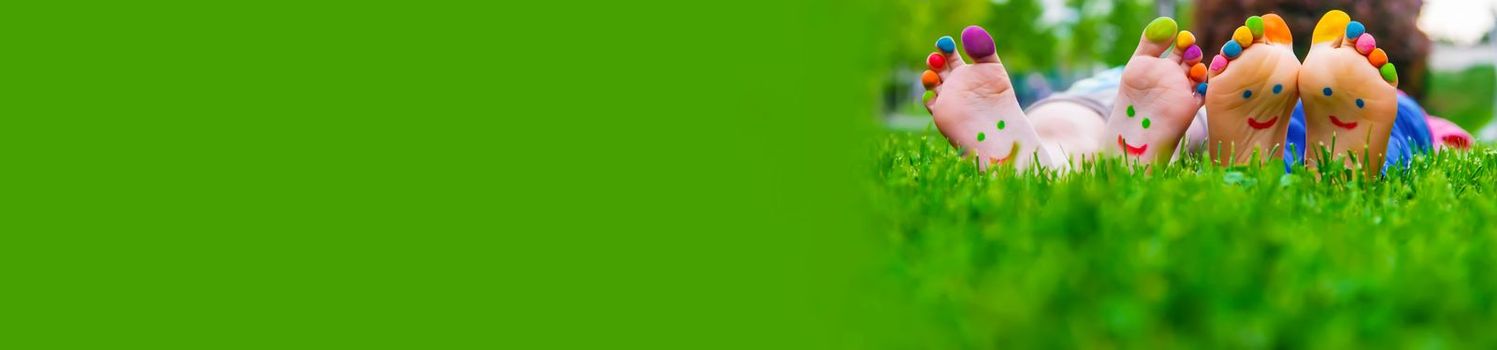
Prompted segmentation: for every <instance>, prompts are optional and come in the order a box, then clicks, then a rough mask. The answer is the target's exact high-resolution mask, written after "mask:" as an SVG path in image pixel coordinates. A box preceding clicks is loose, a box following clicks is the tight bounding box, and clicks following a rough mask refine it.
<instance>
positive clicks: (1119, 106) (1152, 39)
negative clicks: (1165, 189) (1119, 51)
mask: <svg viewBox="0 0 1497 350" xmlns="http://www.w3.org/2000/svg"><path fill="white" fill-rule="evenodd" d="M1178 29H1179V28H1178V25H1177V24H1176V23H1175V20H1174V19H1171V18H1168V17H1160V18H1156V19H1154V21H1153V22H1150V23H1149V25H1148V27H1146V28H1144V33H1143V37H1142V38H1141V39H1140V40H1139V43H1138V49H1137V50H1134V52H1133V58H1130V59H1129V60H1128V65H1127V66H1125V67H1124V68H1123V78H1122V84H1121V85H1120V86H1119V87H1118V97H1117V100H1116V103H1114V104H1113V111H1112V113H1111V116H1109V117H1108V118H1107V129H1108V130H1109V131H1110V132H1111V133H1114V134H1117V146H1116V147H1111V148H1108V149H1112V150H1114V151H1115V152H1113V153H1114V154H1121V155H1123V156H1124V157H1125V159H1128V160H1130V161H1135V162H1138V163H1142V164H1162V163H1167V162H1169V160H1170V157H1171V156H1172V155H1173V154H1174V151H1175V147H1176V146H1177V145H1178V144H1179V143H1180V137H1181V136H1183V135H1184V134H1185V131H1186V129H1189V128H1190V123H1191V121H1192V120H1194V119H1195V115H1196V112H1197V111H1198V110H1200V109H1201V104H1202V99H1201V95H1200V93H1199V92H1200V91H1201V90H1200V89H1203V88H1204V87H1205V86H1206V66H1205V65H1204V64H1201V57H1202V56H1201V48H1200V47H1199V46H1196V45H1195V35H1194V34H1191V33H1190V32H1189V31H1179V30H1178ZM1109 141H1110V140H1109Z"/></svg>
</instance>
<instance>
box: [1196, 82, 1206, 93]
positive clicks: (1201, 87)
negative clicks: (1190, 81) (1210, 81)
mask: <svg viewBox="0 0 1497 350" xmlns="http://www.w3.org/2000/svg"><path fill="white" fill-rule="evenodd" d="M1196 93H1197V94H1200V95H1202V96H1205V95H1206V83H1200V84H1196Z"/></svg>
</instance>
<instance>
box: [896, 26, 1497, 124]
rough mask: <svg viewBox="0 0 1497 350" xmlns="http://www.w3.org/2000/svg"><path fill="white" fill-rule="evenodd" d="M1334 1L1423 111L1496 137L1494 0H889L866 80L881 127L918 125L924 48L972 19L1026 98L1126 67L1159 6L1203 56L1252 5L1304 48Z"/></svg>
mask: <svg viewBox="0 0 1497 350" xmlns="http://www.w3.org/2000/svg"><path fill="white" fill-rule="evenodd" d="M1331 9H1341V10H1344V11H1347V12H1348V13H1350V14H1351V16H1352V18H1353V19H1355V20H1358V21H1362V22H1363V23H1367V25H1368V31H1369V32H1371V33H1372V34H1373V35H1374V36H1376V37H1377V38H1378V44H1379V46H1380V47H1383V48H1385V49H1386V50H1387V51H1388V53H1389V56H1390V61H1392V62H1393V63H1395V64H1396V65H1397V66H1398V67H1399V72H1400V81H1401V82H1400V84H1401V85H1400V89H1401V90H1404V91H1405V92H1407V93H1409V94H1410V95H1412V96H1415V98H1416V99H1417V100H1419V101H1420V102H1421V103H1422V104H1423V105H1424V107H1425V109H1426V110H1427V111H1428V112H1429V114H1431V115H1435V116H1440V117H1444V118H1447V119H1450V120H1451V121H1454V122H1455V123H1457V124H1460V125H1461V126H1462V127H1465V128H1466V129H1467V130H1470V131H1472V133H1473V134H1476V136H1477V137H1479V138H1481V139H1482V140H1484V141H1488V142H1491V141H1497V123H1493V122H1492V121H1493V119H1494V115H1493V111H1494V106H1497V68H1494V67H1497V41H1494V40H1493V37H1494V33H1497V25H1494V23H1497V0H1422V1H1421V0H1382V1H1374V0H1232V1H1228V0H1214V1H1189V0H1117V1H1113V0H942V1H930V0H896V1H893V2H891V3H889V6H886V7H883V8H881V9H879V10H878V16H879V17H881V21H882V22H883V23H885V24H883V25H881V26H880V27H881V28H884V30H886V33H884V36H883V37H885V38H887V40H885V41H882V42H880V43H879V44H880V45H882V47H880V48H879V52H881V53H882V54H883V56H884V57H881V58H879V59H878V60H877V62H879V63H878V64H879V65H880V66H881V67H879V68H878V69H879V71H883V72H887V74H883V75H881V76H879V77H876V78H875V80H876V81H874V82H872V84H871V85H872V86H874V87H875V88H876V89H879V94H880V96H883V98H882V99H881V101H882V102H881V106H880V109H879V110H880V111H882V115H883V119H884V121H885V123H884V124H885V125H886V126H888V127H889V128H890V129H894V130H922V129H924V128H925V127H926V126H927V125H928V122H929V117H928V116H929V114H928V113H926V112H925V110H924V108H923V107H921V106H920V105H919V101H920V94H921V93H923V92H924V89H923V88H922V87H921V86H920V82H919V76H920V72H921V71H923V70H924V69H925V67H924V63H925V56H926V55H927V54H929V53H930V52H931V51H932V50H934V43H935V40H936V38H939V37H941V36H942V35H952V36H958V34H960V33H961V30H962V28H964V27H966V26H967V25H971V24H978V25H982V26H984V27H986V28H988V30H989V32H991V33H992V34H993V36H994V40H995V41H996V42H997V46H998V54H999V55H1001V56H1002V57H1003V62H1004V64H1006V65H1007V68H1008V71H1009V73H1010V74H1011V75H1012V76H1013V80H1014V82H1015V89H1016V90H1017V92H1018V95H1019V100H1020V103H1021V104H1023V105H1025V106H1028V105H1029V104H1030V103H1033V102H1034V101H1036V100H1038V99H1040V98H1043V97H1045V96H1048V95H1050V94H1052V93H1055V92H1059V91H1064V90H1065V89H1066V88H1068V87H1070V86H1071V84H1072V83H1074V82H1076V81H1077V80H1080V79H1084V78H1086V77H1088V76H1091V75H1093V74H1095V73H1097V72H1101V71H1104V70H1107V69H1110V68H1113V67H1119V66H1122V65H1123V64H1124V63H1126V62H1127V61H1128V58H1129V55H1130V54H1132V52H1133V49H1134V47H1135V46H1137V44H1138V37H1139V34H1140V32H1141V31H1142V30H1143V27H1144V26H1145V25H1146V24H1148V22H1149V21H1150V20H1152V19H1154V17H1157V16H1171V17H1174V18H1175V19H1176V20H1177V21H1178V22H1179V23H1180V26H1181V28H1182V29H1189V30H1191V31H1193V32H1195V33H1196V35H1197V36H1198V37H1199V41H1200V42H1201V44H1200V45H1201V48H1202V49H1203V50H1204V51H1205V52H1206V55H1207V57H1208V60H1209V57H1210V56H1213V55H1215V54H1216V53H1217V51H1218V48H1220V47H1221V44H1222V43H1224V41H1225V40H1226V39H1227V37H1229V36H1230V35H1231V32H1232V30H1233V29H1235V28H1236V27H1237V26H1240V25H1242V22H1243V20H1244V19H1246V18H1247V16H1251V15H1257V14H1264V13H1270V12H1271V13H1277V14H1280V15H1281V16H1283V17H1285V19H1286V21H1287V22H1288V23H1289V25H1290V27H1291V29H1292V30H1293V31H1294V39H1295V46H1296V51H1297V53H1299V55H1300V57H1301V58H1303V57H1304V54H1305V53H1306V52H1307V51H1308V46H1309V41H1310V40H1309V39H1310V33H1311V31H1312V29H1313V28H1314V26H1315V23H1316V21H1317V20H1318V19H1319V17H1320V15H1322V14H1324V13H1325V12H1326V11H1328V10H1331Z"/></svg>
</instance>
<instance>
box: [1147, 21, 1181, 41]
mask: <svg viewBox="0 0 1497 350" xmlns="http://www.w3.org/2000/svg"><path fill="white" fill-rule="evenodd" d="M1179 31H1180V25H1179V24H1176V23H1175V19H1174V18H1169V17H1159V18H1155V19H1154V21H1153V22H1149V26H1147V27H1144V38H1147V39H1149V41H1152V42H1156V43H1158V42H1165V40H1170V38H1174V37H1175V33H1177V32H1179Z"/></svg>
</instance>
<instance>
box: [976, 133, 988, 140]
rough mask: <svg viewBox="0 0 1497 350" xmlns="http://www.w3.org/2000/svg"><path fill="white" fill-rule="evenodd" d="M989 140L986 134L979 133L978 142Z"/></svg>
mask: <svg viewBox="0 0 1497 350" xmlns="http://www.w3.org/2000/svg"><path fill="white" fill-rule="evenodd" d="M987 138H988V134H984V133H982V132H981V131H978V132H977V142H982V140H986V139H987Z"/></svg>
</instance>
